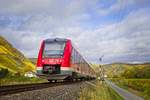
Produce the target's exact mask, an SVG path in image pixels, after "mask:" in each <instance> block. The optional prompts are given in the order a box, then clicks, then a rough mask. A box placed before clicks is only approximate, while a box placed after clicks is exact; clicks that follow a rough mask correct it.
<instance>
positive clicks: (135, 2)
mask: <svg viewBox="0 0 150 100" xmlns="http://www.w3.org/2000/svg"><path fill="white" fill-rule="evenodd" d="M108 3H109V2H108ZM149 4H150V1H149V0H125V1H122V0H116V1H115V3H112V4H111V5H110V6H108V7H104V6H105V5H104V4H101V6H99V7H97V11H98V13H99V14H100V15H102V16H106V15H108V14H110V13H116V12H118V13H120V16H121V14H123V12H125V11H126V10H127V9H128V10H132V9H138V8H141V7H146V6H147V7H148V6H149Z"/></svg>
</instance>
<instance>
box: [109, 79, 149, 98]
mask: <svg viewBox="0 0 150 100" xmlns="http://www.w3.org/2000/svg"><path fill="white" fill-rule="evenodd" d="M111 80H112V81H113V82H114V83H116V84H117V85H118V86H120V87H122V88H124V89H127V90H129V91H131V92H133V93H135V94H137V95H139V96H143V97H144V99H145V100H149V98H150V79H120V78H115V79H114V78H113V79H111ZM134 90H136V91H137V92H136V91H134Z"/></svg>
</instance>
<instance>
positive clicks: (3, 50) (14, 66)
mask: <svg viewBox="0 0 150 100" xmlns="http://www.w3.org/2000/svg"><path fill="white" fill-rule="evenodd" d="M2 68H4V69H8V70H9V72H11V73H20V74H24V73H25V72H27V71H35V66H34V65H33V64H32V63H31V61H30V60H29V59H27V58H26V57H25V56H24V55H23V54H22V53H21V52H20V51H18V50H17V49H16V48H14V47H13V46H12V45H11V44H10V43H9V42H8V41H7V40H6V39H5V38H3V37H2V36H0V70H1V69H2Z"/></svg>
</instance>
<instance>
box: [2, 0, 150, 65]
mask: <svg viewBox="0 0 150 100" xmlns="http://www.w3.org/2000/svg"><path fill="white" fill-rule="evenodd" d="M16 1H17V0H16ZM16 1H15V0H14V1H13V2H12V1H11V2H8V1H7V0H6V1H3V5H0V14H2V13H3V14H4V13H5V14H8V15H9V14H13V17H12V16H11V15H10V16H9V18H6V19H5V18H3V19H0V21H1V22H3V23H4V24H2V25H0V35H3V36H4V37H6V38H7V40H9V41H10V42H11V43H12V44H13V45H14V46H15V47H16V48H18V49H19V50H21V51H22V52H23V53H24V54H25V55H26V56H28V57H37V54H38V50H39V47H40V42H41V41H42V40H43V39H46V38H53V37H63V38H70V39H71V40H72V41H73V43H74V44H75V46H76V48H77V49H78V50H79V51H80V52H81V54H83V56H84V57H85V58H87V60H88V61H90V62H98V58H99V57H100V56H101V55H104V62H107V63H108V62H109V63H110V62H133V61H138V62H139V61H141V62H142V61H148V60H150V58H149V56H150V52H149V50H150V47H149V44H150V40H149V38H150V34H149V33H150V20H149V19H150V14H149V9H147V8H138V9H137V10H132V11H130V13H129V14H127V15H125V17H124V18H123V19H122V20H121V21H119V22H114V23H107V24H104V25H101V26H97V25H95V26H94V27H96V28H87V27H93V26H91V25H89V26H87V25H86V24H85V23H84V22H86V21H89V19H91V18H93V16H92V14H91V13H97V10H99V9H95V8H97V4H96V3H97V1H96V0H95V1H94V2H87V1H86V0H81V1H77V0H75V1H72V2H67V3H66V2H60V3H58V2H59V1H57V0H56V1H49V0H44V1H43V0H42V1H41V0H39V1H34V0H33V1H31V4H29V1H28V0H27V1H24V3H21V2H20V1H18V3H16ZM33 2H34V3H33ZM35 2H36V4H35ZM138 2H139V3H138ZM120 3H121V4H120ZM122 3H123V2H121V1H118V2H117V3H115V4H112V5H111V7H109V8H106V9H102V10H103V11H105V10H106V12H107V14H108V13H113V12H115V11H117V10H119V8H120V7H121V6H122ZM140 3H141V5H145V4H146V3H145V2H142V1H140V0H138V1H137V2H136V4H135V1H134V0H131V1H130V2H127V4H134V5H136V6H140V5H139V4H140ZM40 4H41V5H40ZM58 4H59V5H58ZM123 4H124V3H123ZM27 5H28V6H27ZM18 8H19V9H18ZM90 8H91V9H92V11H94V12H90V11H89V9H90ZM91 9H90V10H91ZM109 9H110V10H109ZM5 14H4V15H5ZM107 14H106V15H107ZM97 16H98V15H97ZM0 18H2V17H0ZM7 19H9V20H8V22H7ZM89 23H92V21H90V22H89Z"/></svg>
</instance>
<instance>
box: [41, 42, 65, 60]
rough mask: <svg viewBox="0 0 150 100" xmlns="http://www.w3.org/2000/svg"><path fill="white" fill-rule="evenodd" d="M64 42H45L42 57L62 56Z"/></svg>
mask: <svg viewBox="0 0 150 100" xmlns="http://www.w3.org/2000/svg"><path fill="white" fill-rule="evenodd" d="M64 48H65V42H45V47H44V52H43V57H54V58H55V57H61V56H63V53H64Z"/></svg>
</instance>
